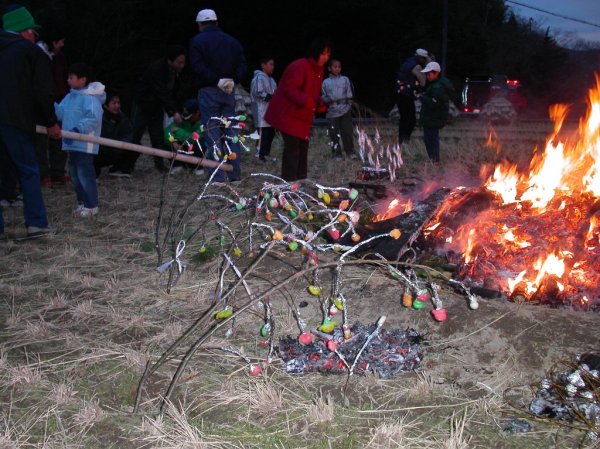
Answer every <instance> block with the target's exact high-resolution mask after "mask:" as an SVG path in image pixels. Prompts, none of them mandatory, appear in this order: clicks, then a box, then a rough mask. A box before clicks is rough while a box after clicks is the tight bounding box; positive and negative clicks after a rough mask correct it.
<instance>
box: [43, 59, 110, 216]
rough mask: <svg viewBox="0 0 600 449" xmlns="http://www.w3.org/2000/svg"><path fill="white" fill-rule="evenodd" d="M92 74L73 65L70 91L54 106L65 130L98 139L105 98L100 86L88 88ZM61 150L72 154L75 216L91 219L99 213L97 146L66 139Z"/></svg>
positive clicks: (71, 169) (69, 74)
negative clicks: (95, 164) (95, 161)
mask: <svg viewBox="0 0 600 449" xmlns="http://www.w3.org/2000/svg"><path fill="white" fill-rule="evenodd" d="M90 72H91V70H90V68H89V67H88V66H87V65H86V64H83V63H75V64H72V65H71V66H70V67H69V70H68V78H67V83H68V84H69V87H70V88H71V91H70V92H69V93H68V94H67V96H66V97H65V98H64V99H63V100H62V101H61V102H60V104H56V103H55V105H54V108H55V110H56V116H57V117H58V120H59V121H61V122H62V125H63V129H65V130H69V131H73V132H76V133H81V134H87V135H90V136H99V135H100V130H101V128H102V103H104V99H105V98H106V94H105V93H104V85H102V84H101V83H99V82H94V83H91V84H89V85H88V80H89V78H90ZM62 149H63V151H66V152H67V153H68V154H69V174H70V175H71V182H72V183H73V187H74V188H75V193H76V195H77V203H78V204H79V206H78V207H77V209H75V211H74V213H75V215H77V216H79V217H92V216H94V215H96V214H97V213H98V189H97V186H96V172H95V170H94V157H95V155H96V154H98V144H97V143H89V142H82V141H77V140H76V141H73V140H72V139H68V138H63V141H62Z"/></svg>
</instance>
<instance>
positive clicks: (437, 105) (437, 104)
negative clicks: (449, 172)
mask: <svg viewBox="0 0 600 449" xmlns="http://www.w3.org/2000/svg"><path fill="white" fill-rule="evenodd" d="M441 71H442V69H441V67H440V65H439V64H438V63H437V62H435V61H433V62H430V63H428V64H427V65H426V66H425V68H424V69H423V70H421V72H422V73H424V74H425V76H426V77H427V84H426V86H425V92H423V94H422V95H420V96H419V100H420V101H421V115H420V123H421V126H422V127H423V140H424V142H425V149H426V150H427V155H428V156H429V160H430V161H431V162H433V163H434V164H439V162H440V129H441V128H443V127H444V125H445V124H446V121H447V119H448V111H449V109H450V98H449V94H448V91H449V90H450V89H449V87H451V85H450V81H448V80H447V79H446V78H444V77H442V76H441Z"/></svg>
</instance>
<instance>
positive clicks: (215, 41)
mask: <svg viewBox="0 0 600 449" xmlns="http://www.w3.org/2000/svg"><path fill="white" fill-rule="evenodd" d="M190 64H191V66H192V70H193V71H194V73H195V74H196V79H197V81H198V87H207V86H216V85H217V83H218V82H219V80H220V79H221V78H231V79H233V80H234V81H235V82H236V83H239V82H240V81H241V80H242V78H243V77H244V75H245V74H246V58H245V57H244V49H243V48H242V45H241V44H240V43H239V42H238V41H237V40H236V39H234V38H233V37H231V36H230V35H229V34H227V33H225V32H224V31H222V30H221V29H220V28H219V27H218V26H217V25H209V26H207V27H206V28H205V29H204V30H202V31H201V32H200V33H198V34H196V35H195V36H194V37H193V38H192V40H191V41H190Z"/></svg>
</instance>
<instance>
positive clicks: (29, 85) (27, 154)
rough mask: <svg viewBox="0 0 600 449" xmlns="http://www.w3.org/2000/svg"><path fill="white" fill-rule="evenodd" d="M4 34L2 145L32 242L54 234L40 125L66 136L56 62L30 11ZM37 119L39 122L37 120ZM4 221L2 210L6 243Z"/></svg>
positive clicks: (0, 228) (11, 20) (0, 226)
mask: <svg viewBox="0 0 600 449" xmlns="http://www.w3.org/2000/svg"><path fill="white" fill-rule="evenodd" d="M2 20H3V27H4V30H0V67H2V70H0V98H2V101H0V141H1V142H2V144H3V145H2V149H0V151H5V152H6V153H7V154H8V156H9V158H10V159H11V161H12V162H13V163H14V165H15V167H16V170H17V173H18V178H19V183H20V184H21V190H22V192H23V215H24V217H25V226H26V228H27V237H28V238H36V237H42V236H45V235H48V234H50V228H49V227H48V216H47V213H46V206H45V205H44V199H43V197H42V190H41V185H40V171H39V167H38V164H37V161H36V157H35V147H34V138H35V125H36V121H37V120H39V121H40V123H41V124H43V125H45V126H46V127H47V130H48V135H49V136H50V138H52V139H60V137H61V132H60V126H59V125H58V122H57V119H56V115H55V114H54V108H53V98H54V90H53V86H52V75H51V72H50V62H49V61H48V58H47V57H46V55H44V53H43V52H42V50H40V48H39V47H37V46H36V45H35V43H34V42H35V38H36V35H37V31H36V30H37V29H39V26H38V25H37V24H36V23H35V21H34V19H33V17H32V16H31V13H30V12H29V11H28V10H27V9H26V8H24V7H20V8H17V9H14V10H12V11H10V12H8V13H6V14H4V15H3V17H2ZM36 119H37V120H36ZM2 237H4V238H5V236H4V218H3V216H2V211H1V209H0V238H2Z"/></svg>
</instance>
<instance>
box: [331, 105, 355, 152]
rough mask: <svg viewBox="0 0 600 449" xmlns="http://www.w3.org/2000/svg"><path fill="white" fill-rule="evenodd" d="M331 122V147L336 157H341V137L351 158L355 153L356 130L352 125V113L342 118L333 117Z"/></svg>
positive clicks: (347, 113) (349, 112)
mask: <svg viewBox="0 0 600 449" xmlns="http://www.w3.org/2000/svg"><path fill="white" fill-rule="evenodd" d="M328 121H329V147H330V148H331V151H332V153H333V155H334V156H337V155H341V154H342V150H341V149H340V137H341V138H342V146H343V147H344V151H345V153H346V154H347V155H348V156H350V155H351V154H353V153H354V134H353V133H354V129H353V125H352V111H348V112H346V113H345V114H344V115H342V116H340V117H333V118H330V119H328Z"/></svg>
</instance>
